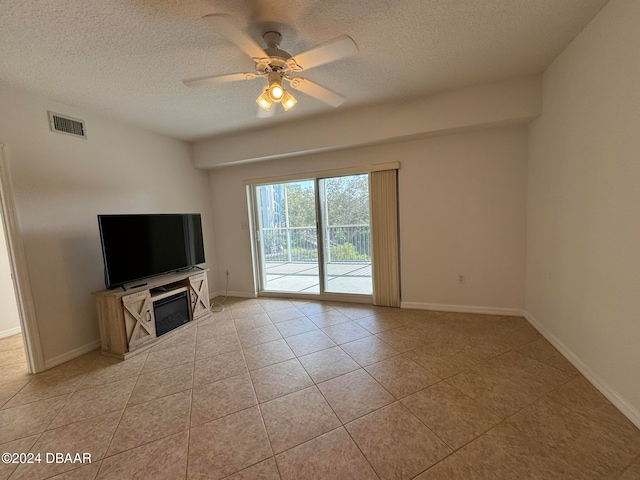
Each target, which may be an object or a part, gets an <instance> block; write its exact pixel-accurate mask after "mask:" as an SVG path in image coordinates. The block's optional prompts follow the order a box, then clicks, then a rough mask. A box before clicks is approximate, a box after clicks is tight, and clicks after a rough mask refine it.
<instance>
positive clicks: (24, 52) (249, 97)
mask: <svg viewBox="0 0 640 480" xmlns="http://www.w3.org/2000/svg"><path fill="white" fill-rule="evenodd" d="M606 1H607V0H359V1H350V0H283V1H277V2H276V1H266V0H247V1H241V0H209V1H206V0H99V1H98V0H47V1H43V0H0V80H2V81H5V82H7V83H9V84H13V85H16V86H19V87H22V88H25V89H27V90H29V91H32V92H35V93H37V94H40V95H43V96H45V97H48V98H51V99H53V100H57V101H59V102H63V103H66V104H69V105H73V106H78V107H84V108H89V109H92V110H94V111H99V112H102V113H105V114H107V115H110V116H112V117H115V118H118V119H121V120H124V121H127V122H130V123H133V124H136V125H139V126H142V127H144V128H147V129H149V130H152V131H156V132H160V133H164V134H167V135H170V136H173V137H177V138H181V139H184V140H195V139H199V138H203V137H207V136H211V135H217V134H222V133H225V132H229V131H233V130H241V129H247V128H259V127H260V126H265V125H269V124H271V123H273V122H278V121H282V120H285V119H286V120H292V119H297V118H302V117H303V116H308V115H314V114H319V113H326V112H327V111H328V110H330V108H329V107H327V106H325V105H324V104H322V103H320V102H318V101H317V100H315V99H313V98H311V97H308V96H306V95H304V94H302V93H297V94H296V97H298V104H297V105H296V106H295V108H293V109H292V110H290V111H289V112H287V113H284V112H282V111H279V112H278V115H276V116H275V117H273V118H269V119H257V118H256V111H257V105H256V103H255V101H254V100H255V97H256V96H257V95H258V93H259V92H260V90H261V87H262V85H263V83H264V80H262V79H257V80H254V81H245V82H238V83H228V84H220V85H215V86H211V87H203V88H200V89H190V88H187V87H185V86H184V85H183V84H182V82H181V79H183V78H188V77H198V76H203V75H214V74H224V73H233V72H242V71H251V70H252V68H253V62H252V61H251V59H249V58H248V57H247V56H246V55H245V54H244V53H243V52H242V51H240V50H239V49H238V48H236V47H235V46H234V45H233V44H231V43H230V42H229V41H228V40H226V39H225V38H224V37H222V36H221V35H220V34H219V33H217V32H216V31H214V30H213V29H212V28H211V27H210V26H209V25H208V23H207V22H205V21H203V20H201V19H200V18H201V17H202V16H204V15H206V14H210V13H225V14H229V15H230V16H231V19H232V20H233V22H234V23H235V25H236V26H237V27H239V28H240V29H242V30H244V31H245V32H247V33H249V34H250V35H251V36H252V37H253V38H254V39H255V40H256V41H257V42H259V43H260V45H263V43H262V39H261V36H262V33H263V32H264V31H267V30H273V29H277V30H279V31H280V32H281V33H282V34H283V41H282V44H281V48H282V49H283V50H286V51H288V52H290V53H291V54H292V55H295V54H296V53H299V52H301V51H304V50H306V49H308V48H311V47H313V46H315V45H317V44H319V43H322V42H324V41H327V40H329V39H332V38H334V37H336V36H338V35H340V34H344V33H346V34H348V35H350V36H351V37H352V38H353V39H354V40H355V42H356V43H357V44H358V47H359V49H360V51H359V53H358V54H357V55H356V56H354V57H351V58H348V59H344V60H340V61H338V62H335V63H330V64H327V65H323V66H321V67H317V68H315V69H312V70H309V71H308V72H305V73H304V76H305V77H307V78H309V79H310V80H313V81H315V82H317V83H320V84H321V85H323V86H326V87H328V88H330V89H332V90H335V91H337V92H339V93H341V94H343V95H345V96H346V97H347V100H346V102H345V104H344V105H343V106H342V107H340V108H351V107H354V106H358V105H364V104H367V105H368V104H372V103H378V102H388V101H392V100H394V99H400V98H407V97H410V96H414V95H428V94H430V93H433V92H436V91H442V90H447V89H452V88H457V87H461V86H465V85H469V84H474V83H481V82H488V81H496V80H502V79H508V78H513V77H520V76H525V75H530V74H535V73H540V72H542V71H543V70H544V69H545V68H546V67H547V66H548V65H549V63H551V61H552V60H553V59H554V58H555V57H556V56H557V55H558V54H559V53H560V52H561V51H562V50H563V49H564V47H566V46H567V45H568V44H569V42H570V41H571V40H572V39H573V38H574V37H575V36H576V35H577V34H578V33H579V32H580V30H582V28H584V26H585V25H586V24H587V23H588V22H589V21H590V20H591V19H592V18H593V17H594V16H595V15H596V14H597V13H598V11H599V10H600V8H602V6H603V5H604V4H605V3H606ZM61 113H64V112H61Z"/></svg>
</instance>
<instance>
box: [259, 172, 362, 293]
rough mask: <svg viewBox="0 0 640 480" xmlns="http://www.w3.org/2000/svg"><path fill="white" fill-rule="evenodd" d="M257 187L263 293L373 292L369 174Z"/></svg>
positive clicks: (261, 288)
mask: <svg viewBox="0 0 640 480" xmlns="http://www.w3.org/2000/svg"><path fill="white" fill-rule="evenodd" d="M254 188H255V190H254V201H255V205H254V213H255V217H254V218H255V222H254V223H255V225H256V230H257V231H256V232H255V238H256V241H257V251H258V256H259V276H260V282H259V283H260V290H261V291H264V292H282V293H309V294H321V293H325V292H326V293H345V294H366V295H370V294H371V291H372V286H371V285H372V283H371V248H370V227H369V191H368V175H367V174H363V175H352V176H343V177H333V178H319V179H313V180H304V181H295V182H286V183H277V184H269V185H258V186H255V187H254ZM318 226H320V228H318Z"/></svg>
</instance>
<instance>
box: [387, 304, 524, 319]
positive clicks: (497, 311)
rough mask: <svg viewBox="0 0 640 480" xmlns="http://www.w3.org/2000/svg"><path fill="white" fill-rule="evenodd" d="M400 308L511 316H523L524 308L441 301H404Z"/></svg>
mask: <svg viewBox="0 0 640 480" xmlns="http://www.w3.org/2000/svg"><path fill="white" fill-rule="evenodd" d="M400 308H411V309H414V310H435V311H438V312H456V313H479V314H484V315H506V316H510V317H522V316H523V315H524V310H519V309H517V308H497V307H473V306H467V305H444V304H440V303H421V302H402V303H401V304H400Z"/></svg>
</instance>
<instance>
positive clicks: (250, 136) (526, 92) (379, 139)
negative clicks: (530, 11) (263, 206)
mask: <svg viewBox="0 0 640 480" xmlns="http://www.w3.org/2000/svg"><path fill="white" fill-rule="evenodd" d="M274 108H275V107H274ZM541 108H542V88H541V77H540V75H534V76H531V77H525V78H516V79H511V80H505V81H501V82H494V83H486V84H481V85H473V86H471V87H467V88H460V89H456V90H451V91H446V92H440V93H437V94H433V95H428V96H423V97H415V98H412V99H411V100H404V101H401V102H393V103H387V104H382V105H373V106H366V107H357V108H350V109H338V110H333V111H331V110H328V111H327V112H326V114H325V115H320V116H314V117H309V118H304V119H295V120H291V121H286V122H278V123H274V124H271V123H267V124H265V126H264V128H260V129H256V130H250V131H240V132H236V133H230V134H225V135H222V136H219V137H214V138H211V139H208V140H202V141H200V142H196V143H195V144H194V145H193V162H194V165H196V166H197V167H200V168H213V167H219V166H225V165H231V164H233V163H234V162H236V163H237V162H249V161H257V160H271V159H274V158H284V157H294V156H299V155H303V154H307V153H312V152H323V151H335V150H340V149H344V148H353V147H357V146H365V145H374V144H376V145H378V144H385V143H392V142H396V141H401V140H409V139H410V138H416V137H418V136H422V137H424V136H427V135H432V136H433V135H443V134H445V133H453V132H457V131H467V130H471V129H473V128H479V127H481V128H485V127H486V126H488V125H493V126H497V125H508V124H522V123H526V122H529V121H530V120H532V119H533V118H535V117H537V116H538V115H540V110H541Z"/></svg>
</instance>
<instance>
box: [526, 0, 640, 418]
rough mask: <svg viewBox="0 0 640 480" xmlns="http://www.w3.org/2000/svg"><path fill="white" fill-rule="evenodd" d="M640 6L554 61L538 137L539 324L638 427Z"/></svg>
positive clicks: (534, 290)
mask: <svg viewBox="0 0 640 480" xmlns="http://www.w3.org/2000/svg"><path fill="white" fill-rule="evenodd" d="M638 25H640V2H638V1H637V0H612V1H611V2H610V3H608V4H607V5H606V6H605V7H604V8H603V10H602V11H601V12H600V13H599V14H598V15H597V16H596V17H595V19H594V20H593V21H592V22H591V23H590V24H589V25H588V26H587V27H586V28H585V29H584V30H583V31H582V33H581V34H580V35H579V36H578V37H576V39H575V40H574V41H573V42H572V43H571V45H569V47H567V49H566V50H565V51H564V52H563V53H562V54H561V55H560V56H559V57H558V58H556V60H555V61H554V62H553V64H552V65H551V66H550V67H549V69H548V70H547V71H546V73H545V74H544V79H543V99H544V106H543V113H542V116H541V117H540V118H539V119H538V120H536V121H534V122H533V124H532V125H531V130H530V159H529V184H528V190H529V197H528V205H529V209H528V227H527V229H528V236H527V289H526V291H527V294H526V308H527V311H528V312H529V315H530V316H531V318H532V319H533V320H534V321H536V322H537V323H538V324H539V325H541V326H542V328H543V329H544V330H546V332H548V334H550V335H552V336H553V337H554V338H555V339H556V341H557V342H558V345H560V346H561V348H564V349H565V353H566V354H568V355H569V356H572V357H574V359H576V360H577V361H578V363H579V364H580V365H581V366H582V368H583V371H584V372H585V373H587V374H588V376H590V379H591V380H592V381H594V382H595V383H596V385H598V386H599V387H600V388H601V389H602V390H603V391H605V392H606V393H607V394H608V395H609V397H610V398H612V399H614V401H615V402H616V404H617V406H618V407H619V408H621V409H622V410H623V411H624V412H625V413H626V414H627V415H628V416H629V417H630V418H632V420H634V421H635V422H636V424H637V425H639V426H640V374H639V372H640V321H639V312H640V161H639V159H640V134H639V133H640V62H639V61H638V59H639V58H640V29H639V28H638Z"/></svg>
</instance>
